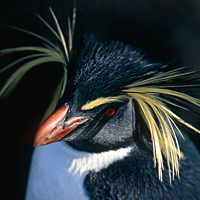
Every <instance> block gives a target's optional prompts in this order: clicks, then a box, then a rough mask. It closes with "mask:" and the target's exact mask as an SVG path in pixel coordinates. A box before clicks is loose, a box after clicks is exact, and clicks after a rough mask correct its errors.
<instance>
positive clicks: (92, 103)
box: [81, 95, 127, 110]
mask: <svg viewBox="0 0 200 200" xmlns="http://www.w3.org/2000/svg"><path fill="white" fill-rule="evenodd" d="M125 97H126V96H125V95H121V96H116V97H105V98H104V97H100V98H98V99H96V100H93V101H88V102H87V103H86V104H85V105H83V106H82V107H81V110H91V109H93V108H96V107H98V106H100V105H103V104H106V103H112V102H122V101H123V99H125ZM126 98H127V97H126Z"/></svg>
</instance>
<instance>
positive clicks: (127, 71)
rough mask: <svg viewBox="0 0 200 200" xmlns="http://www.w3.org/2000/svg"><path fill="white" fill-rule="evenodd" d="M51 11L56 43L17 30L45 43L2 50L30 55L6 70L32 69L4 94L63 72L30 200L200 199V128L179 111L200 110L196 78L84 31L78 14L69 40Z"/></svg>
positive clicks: (34, 167) (35, 161) (15, 77)
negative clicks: (48, 69) (50, 69)
mask: <svg viewBox="0 0 200 200" xmlns="http://www.w3.org/2000/svg"><path fill="white" fill-rule="evenodd" d="M50 13H51V15H52V18H53V20H54V22H55V27H56V28H55V29H54V28H53V27H52V26H51V25H50V24H49V23H48V22H47V21H45V20H44V19H43V18H42V17H41V16H40V15H37V16H38V18H39V19H40V20H41V21H42V22H43V23H44V25H45V26H47V27H48V29H49V30H50V32H51V33H52V34H53V35H54V36H55V38H56V42H52V41H50V40H48V39H46V38H44V37H42V36H40V35H38V34H36V33H33V32H30V31H28V30H23V29H20V28H16V27H13V28H15V29H18V30H20V31H23V32H26V33H27V34H31V35H33V36H34V37H37V38H39V39H41V40H42V41H43V42H44V43H45V46H23V47H16V48H10V49H3V50H1V51H0V53H1V54H2V55H3V54H9V53H15V52H21V51H25V52H30V55H28V56H25V57H21V58H19V59H18V60H16V61H13V62H12V63H11V64H9V65H8V66H6V67H4V68H3V69H2V70H1V73H2V72H3V71H5V70H7V69H8V68H11V67H13V66H15V65H16V64H20V63H22V64H21V66H20V67H19V69H17V70H16V71H15V72H14V73H13V74H12V76H11V77H10V78H9V79H8V80H7V82H6V83H5V85H4V86H3V88H2V89H1V90H0V96H1V97H4V96H6V95H9V93H10V92H12V90H13V89H14V87H15V86H16V85H17V83H18V82H19V81H20V80H21V78H22V77H23V76H24V75H25V73H26V72H27V71H28V70H30V69H31V68H33V67H35V66H38V65H41V64H43V63H52V62H54V63H55V64H57V63H61V64H62V65H63V77H62V79H61V80H60V83H59V84H58V86H57V89H56V91H55V94H54V97H53V100H52V103H51V105H50V106H49V108H48V110H47V113H46V114H45V118H46V116H49V117H47V118H46V120H45V121H44V122H43V123H42V125H41V126H40V128H39V129H38V132H37V133H36V136H35V140H34V146H35V147H36V148H35V151H34V154H33V157H32V164H31V169H30V175H29V181H28V184H27V192H26V199H27V200H39V199H41V200H44V199H48V200H50V199H52V200H55V199H58V200H62V199H63V200H80V199H81V200H83V199H91V200H107V199H110V200H117V199H118V200H119V199H120V200H128V199H145V200H146V199H181V200H183V199H187V200H188V199H200V189H199V187H200V167H199V166H200V153H199V150H198V148H197V147H196V146H195V144H194V143H193V141H192V140H191V139H190V137H189V134H196V135H198V134H199V133H200V131H199V130H198V129H196V128H195V127H194V126H192V125H191V124H189V123H187V122H186V121H184V119H182V117H181V116H179V115H178V114H176V113H175V108H176V107H178V108H179V109H187V110H188V111H190V110H194V109H195V108H197V109H198V107H200V100H199V99H197V98H195V97H194V95H192V94H190V93H191V88H193V89H195V88H198V87H199V83H198V80H196V79H192V78H191V79H190V80H189V81H188V80H187V81H184V80H183V78H184V77H185V76H188V77H190V75H192V74H194V73H195V72H193V71H190V72H188V70H187V68H185V67H182V68H176V66H171V65H169V66H168V65H164V64H162V63H152V62H151V61H150V60H149V59H147V58H145V57H144V56H143V55H141V53H140V50H138V49H136V48H134V47H133V46H131V45H124V44H123V43H122V42H113V41H112V42H102V41H98V40H96V39H95V37H94V36H93V35H88V34H85V35H84V34H80V32H81V31H80V26H79V19H77V16H76V8H74V10H73V14H72V16H71V18H69V19H68V28H67V30H68V32H67V33H66V35H64V33H63V30H62V29H63V28H62V27H60V25H59V21H58V19H57V17H56V15H55V13H54V12H53V10H52V9H51V8H50ZM65 32H66V31H65ZM59 45H60V46H59ZM58 100H59V103H58V105H57V102H58ZM56 105H57V108H56ZM55 108H56V109H55ZM54 109H55V111H54V112H53V110H54ZM52 112H53V113H52ZM50 113H52V114H51V115H50Z"/></svg>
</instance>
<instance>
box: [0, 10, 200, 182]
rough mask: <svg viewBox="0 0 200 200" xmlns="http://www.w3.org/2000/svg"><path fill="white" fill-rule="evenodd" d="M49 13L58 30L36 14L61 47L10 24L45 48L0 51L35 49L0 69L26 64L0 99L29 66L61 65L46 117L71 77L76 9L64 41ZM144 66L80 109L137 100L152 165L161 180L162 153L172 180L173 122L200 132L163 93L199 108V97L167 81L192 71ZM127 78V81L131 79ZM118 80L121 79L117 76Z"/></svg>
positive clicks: (175, 156) (175, 163)
mask: <svg viewBox="0 0 200 200" xmlns="http://www.w3.org/2000/svg"><path fill="white" fill-rule="evenodd" d="M50 12H51V15H52V17H53V19H54V22H55V25H56V29H57V30H54V29H53V28H52V27H51V25H50V24H49V23H48V22H47V21H45V20H44V19H43V18H42V17H41V16H40V15H38V14H37V17H38V18H39V19H40V20H41V21H42V22H43V23H44V25H45V26H47V28H48V29H49V30H50V31H51V33H52V34H53V35H54V36H55V37H56V38H57V40H58V41H59V42H60V43H61V44H62V48H59V47H57V46H56V45H55V44H54V43H52V42H51V41H50V40H48V39H46V38H44V37H42V36H40V35H38V34H36V33H33V32H31V31H27V30H24V29H20V28H17V27H13V28H15V29H17V30H20V31H22V32H25V33H27V34H30V35H32V36H34V37H37V38H39V39H41V40H42V41H43V42H44V43H45V46H44V47H40V46H24V47H16V48H9V49H3V50H1V51H0V54H1V55H4V54H10V53H15V52H22V51H25V52H29V51H30V52H36V53H35V54H31V55H28V56H25V57H22V58H19V59H18V60H16V61H14V62H12V63H11V64H9V65H7V66H6V67H4V68H3V69H2V70H1V71H0V73H2V72H4V71H5V70H7V69H9V68H11V67H13V66H15V65H17V64H20V63H23V62H25V61H27V62H25V64H22V65H21V66H20V67H19V69H17V70H16V71H15V72H14V73H13V74H12V75H11V76H10V78H9V79H8V80H7V82H6V83H5V85H4V86H3V87H2V89H1V90H0V97H1V98H2V97H5V96H8V95H9V94H10V93H11V92H12V91H13V89H14V88H15V87H16V85H17V84H18V83H19V81H20V80H21V78H22V77H23V76H24V75H25V73H26V72H27V71H29V70H30V69H32V68H33V67H35V66H38V65H40V64H43V63H48V62H58V63H61V64H62V65H63V77H62V79H61V80H60V82H59V84H58V86H57V89H56V92H55V94H54V98H53V100H52V103H51V104H50V105H49V108H48V109H47V113H46V115H45V116H48V115H49V114H50V113H51V112H52V111H53V110H54V109H55V106H56V104H57V102H58V100H59V99H60V98H61V97H62V96H63V94H64V91H65V90H66V87H67V79H68V78H70V77H68V65H69V62H70V58H71V55H72V53H73V40H74V39H73V38H74V32H75V21H76V8H74V10H73V17H72V20H70V18H68V39H67V40H66V38H65V36H64V34H63V31H62V29H61V27H60V25H59V22H58V20H57V18H56V15H55V14H54V12H53V10H52V9H51V8H50ZM98 45H99V44H96V46H98ZM117 45H120V44H118V43H116V46H117ZM100 46H101V47H100V48H99V49H101V48H103V45H100ZM108 48H109V47H108ZM90 50H91V49H90ZM128 50H129V49H127V50H126V52H128ZM93 51H94V52H96V49H95V48H93ZM98 51H100V50H98ZM98 51H97V52H98ZM128 55H129V54H127V56H128ZM112 56H113V55H112ZM115 56H117V55H115ZM130 56H131V54H130ZM88 59H89V57H88ZM140 60H141V57H140V58H138V60H137V62H136V61H135V63H139V62H140ZM137 67H138V66H136V70H138V68H137ZM145 67H146V68H147V67H148V70H147V71H148V72H147V74H148V75H147V74H146V75H141V74H140V76H138V77H137V79H136V81H132V82H131V83H129V84H127V85H125V86H123V87H121V88H119V89H118V95H114V96H113V95H111V96H106V97H105V96H102V97H99V98H97V99H95V100H91V101H88V102H87V103H86V104H85V105H82V107H81V109H82V110H91V109H93V108H95V107H97V106H101V105H103V104H107V103H112V102H123V101H126V100H129V99H134V100H135V101H136V102H137V103H138V106H139V109H140V112H141V113H142V116H143V119H144V121H145V122H146V124H147V126H148V128H149V131H150V133H151V140H152V144H153V160H154V163H155V165H156V163H157V164H158V174H159V179H160V180H162V170H163V155H164V156H165V157H166V160H167V164H168V169H169V178H170V181H171V170H172V177H174V174H177V175H179V159H181V158H182V157H183V154H182V153H181V151H180V148H179V143H178V140H177V137H176V134H175V131H178V132H179V133H180V134H181V131H180V129H179V128H178V126H177V125H176V123H175V121H178V122H180V123H181V124H183V125H185V126H187V127H188V128H190V129H192V130H193V131H195V132H197V133H200V131H199V130H198V129H196V128H195V127H193V126H192V125H191V124H189V123H187V122H185V121H184V120H183V119H182V118H180V117H179V116H177V115H176V114H175V113H174V112H173V111H171V110H170V109H169V108H168V106H167V104H171V105H173V106H176V107H180V108H182V109H187V108H185V107H181V106H180V105H179V104H178V103H174V102H173V101H170V100H169V99H168V98H167V97H166V96H171V97H175V98H178V99H181V100H183V101H186V102H188V103H191V104H194V105H196V106H197V107H200V100H199V99H196V98H194V97H192V96H190V95H188V94H185V93H183V92H178V91H176V89H177V88H182V87H190V86H192V85H180V84H179V85H175V84H174V85H173V84H171V82H170V81H173V80H176V79H179V78H181V77H185V76H187V75H191V74H193V73H194V72H183V70H184V68H179V69H173V70H169V71H168V72H164V71H162V73H159V71H158V73H156V70H155V67H154V65H146V66H145ZM124 69H125V68H124ZM124 69H123V70H124ZM102 70H103V69H102ZM153 70H154V72H153V73H149V72H152V71H153ZM123 73H127V72H123ZM149 74H150V75H149ZM144 76H145V77H144ZM120 78H122V77H120ZM129 78H130V77H129ZM130 80H132V79H130ZM130 80H129V81H128V82H130ZM116 81H117V79H116ZM118 81H121V80H119V79H118ZM117 83H118V82H117ZM119 93H120V94H119ZM181 135H182V134H181Z"/></svg>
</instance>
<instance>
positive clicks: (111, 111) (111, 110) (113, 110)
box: [104, 108, 117, 117]
mask: <svg viewBox="0 0 200 200" xmlns="http://www.w3.org/2000/svg"><path fill="white" fill-rule="evenodd" d="M116 111H117V109H116V108H109V109H107V110H106V111H105V112H104V114H105V116H106V117H111V116H113V115H114V114H115V113H116Z"/></svg>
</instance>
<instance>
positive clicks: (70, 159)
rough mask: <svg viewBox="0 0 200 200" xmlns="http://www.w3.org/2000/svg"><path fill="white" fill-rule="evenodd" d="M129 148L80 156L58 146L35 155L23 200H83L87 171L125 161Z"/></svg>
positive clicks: (63, 145) (77, 152)
mask: <svg viewBox="0 0 200 200" xmlns="http://www.w3.org/2000/svg"><path fill="white" fill-rule="evenodd" d="M131 149H132V148H131V147H128V148H121V149H119V150H116V151H109V152H104V153H86V152H79V151H76V150H74V149H73V148H71V147H70V146H68V145H66V144H65V143H64V142H57V143H54V144H50V145H47V146H40V147H37V148H36V149H35V151H34V154H33V158H32V163H31V169H30V174H29V181H28V185H27V193H26V200H40V199H48V200H51V199H52V200H57V199H59V200H68V199H69V200H72V199H73V200H80V199H81V200H84V199H88V198H87V196H86V194H85V192H84V188H83V181H84V177H85V175H86V174H87V172H88V171H91V170H94V171H96V172H97V171H99V170H101V169H102V168H106V167H107V166H108V165H110V164H111V163H113V162H114V161H117V160H120V159H122V158H124V157H126V156H127V155H128V154H129V152H130V151H131Z"/></svg>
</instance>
